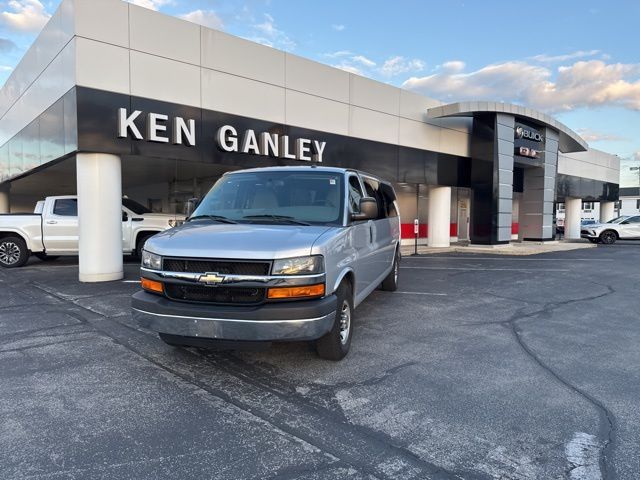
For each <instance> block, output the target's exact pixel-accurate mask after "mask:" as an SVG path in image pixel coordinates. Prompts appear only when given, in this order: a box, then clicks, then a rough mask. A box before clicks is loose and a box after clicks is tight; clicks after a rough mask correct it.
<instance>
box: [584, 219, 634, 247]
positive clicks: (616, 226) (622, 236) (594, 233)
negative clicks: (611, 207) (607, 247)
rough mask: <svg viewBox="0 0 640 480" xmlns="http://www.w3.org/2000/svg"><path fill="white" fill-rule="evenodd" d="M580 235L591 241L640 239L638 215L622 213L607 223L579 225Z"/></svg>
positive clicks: (605, 241) (605, 242) (611, 241)
mask: <svg viewBox="0 0 640 480" xmlns="http://www.w3.org/2000/svg"><path fill="white" fill-rule="evenodd" d="M580 236H581V237H582V238H586V239H588V240H589V241H590V242H592V243H604V244H612V243H615V242H616V240H640V215H631V216H629V215H622V216H620V217H616V218H614V219H613V220H609V221H608V222H607V223H595V224H593V225H586V226H583V227H581V229H580Z"/></svg>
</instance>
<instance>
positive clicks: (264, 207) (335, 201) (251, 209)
mask: <svg viewBox="0 0 640 480" xmlns="http://www.w3.org/2000/svg"><path fill="white" fill-rule="evenodd" d="M343 182H344V180H343V176H342V174H340V173H332V172H323V171H313V170H309V171H286V170H284V171H283V170H278V171H264V172H246V173H233V174H229V175H225V176H224V177H222V178H221V179H220V180H218V181H217V182H216V184H215V185H214V186H213V187H212V188H211V190H210V191H209V193H207V195H206V196H205V198H204V199H203V200H202V203H200V205H199V206H198V208H196V210H195V211H194V212H193V215H192V218H194V217H198V216H206V215H217V216H222V217H225V218H226V219H229V220H233V221H235V222H239V223H278V224H287V225H292V224H302V225H304V224H312V225H342V212H343V201H344V195H343Z"/></svg>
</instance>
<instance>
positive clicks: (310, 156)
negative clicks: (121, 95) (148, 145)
mask: <svg viewBox="0 0 640 480" xmlns="http://www.w3.org/2000/svg"><path fill="white" fill-rule="evenodd" d="M142 113H143V112H142V111H140V110H134V111H133V112H131V113H128V112H127V109H126V108H119V109H118V138H129V136H131V137H132V138H135V139H136V140H146V141H148V142H158V143H172V144H173V145H187V146H191V147H194V146H195V145H196V121H195V120H194V119H186V120H185V119H184V118H182V117H173V118H171V119H170V118H169V116H168V115H163V114H160V113H147V115H146V120H147V121H146V129H145V131H144V132H141V131H140V129H139V128H138V125H137V124H136V120H138V118H139V117H140V116H141V115H142ZM215 139H216V143H217V145H218V148H219V149H220V150H222V151H224V152H238V153H249V154H253V155H265V156H269V157H279V158H287V159H291V160H302V161H307V162H322V153H323V152H324V148H325V146H326V145H327V142H322V141H319V140H310V139H308V138H296V139H290V138H289V136H288V135H278V134H277V133H269V132H258V133H256V132H255V131H254V130H252V129H247V130H245V131H243V132H238V131H237V130H236V129H235V128H234V127H233V126H232V125H223V126H221V127H219V128H218V129H217V130H216V132H215Z"/></svg>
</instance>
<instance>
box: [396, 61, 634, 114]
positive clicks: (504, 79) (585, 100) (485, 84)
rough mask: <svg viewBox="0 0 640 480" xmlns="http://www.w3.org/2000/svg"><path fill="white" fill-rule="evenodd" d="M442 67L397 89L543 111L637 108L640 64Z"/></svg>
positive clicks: (509, 64)
mask: <svg viewBox="0 0 640 480" xmlns="http://www.w3.org/2000/svg"><path fill="white" fill-rule="evenodd" d="M447 63H448V64H449V63H450V62H447ZM445 65H447V64H443V65H442V66H441V68H440V69H438V71H437V72H436V73H434V74H432V75H428V76H425V77H411V78H409V79H408V80H406V81H405V82H404V83H403V84H402V86H403V87H404V88H407V89H410V90H415V91H418V92H421V93H423V94H426V95H429V96H433V97H436V98H440V99H442V100H445V101H453V100H455V101H460V100H471V99H473V100H479V99H488V100H496V101H506V102H514V103H521V104H525V105H527V106H530V107H532V108H536V109H539V110H543V111H546V112H556V111H569V110H575V109H577V108H583V107H598V106H604V105H608V106H619V107H623V108H629V109H632V110H640V78H639V77H640V64H622V63H612V64H608V63H605V62H603V61H602V60H589V61H578V62H575V63H574V64H572V65H569V66H560V67H557V68H554V69H552V68H550V67H548V66H541V65H532V64H530V63H527V62H525V61H509V62H504V63H498V64H492V65H487V66H485V67H482V68H480V69H478V70H475V71H471V72H465V71H464V67H463V69H459V68H458V70H455V69H454V70H453V71H452V70H451V68H446V67H445ZM458 67H459V66H458Z"/></svg>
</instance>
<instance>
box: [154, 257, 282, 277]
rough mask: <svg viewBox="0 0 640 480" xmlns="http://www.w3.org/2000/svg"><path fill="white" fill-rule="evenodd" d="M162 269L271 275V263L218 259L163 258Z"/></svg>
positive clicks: (169, 270) (168, 270)
mask: <svg viewBox="0 0 640 480" xmlns="http://www.w3.org/2000/svg"><path fill="white" fill-rule="evenodd" d="M162 269H163V270H165V271H167V272H189V273H206V272H216V273H220V274H225V275H231V274H234V275H269V270H270V269H271V263H270V262H241V261H237V260H217V259H211V260H209V259H190V258H165V259H163V265H162Z"/></svg>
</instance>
